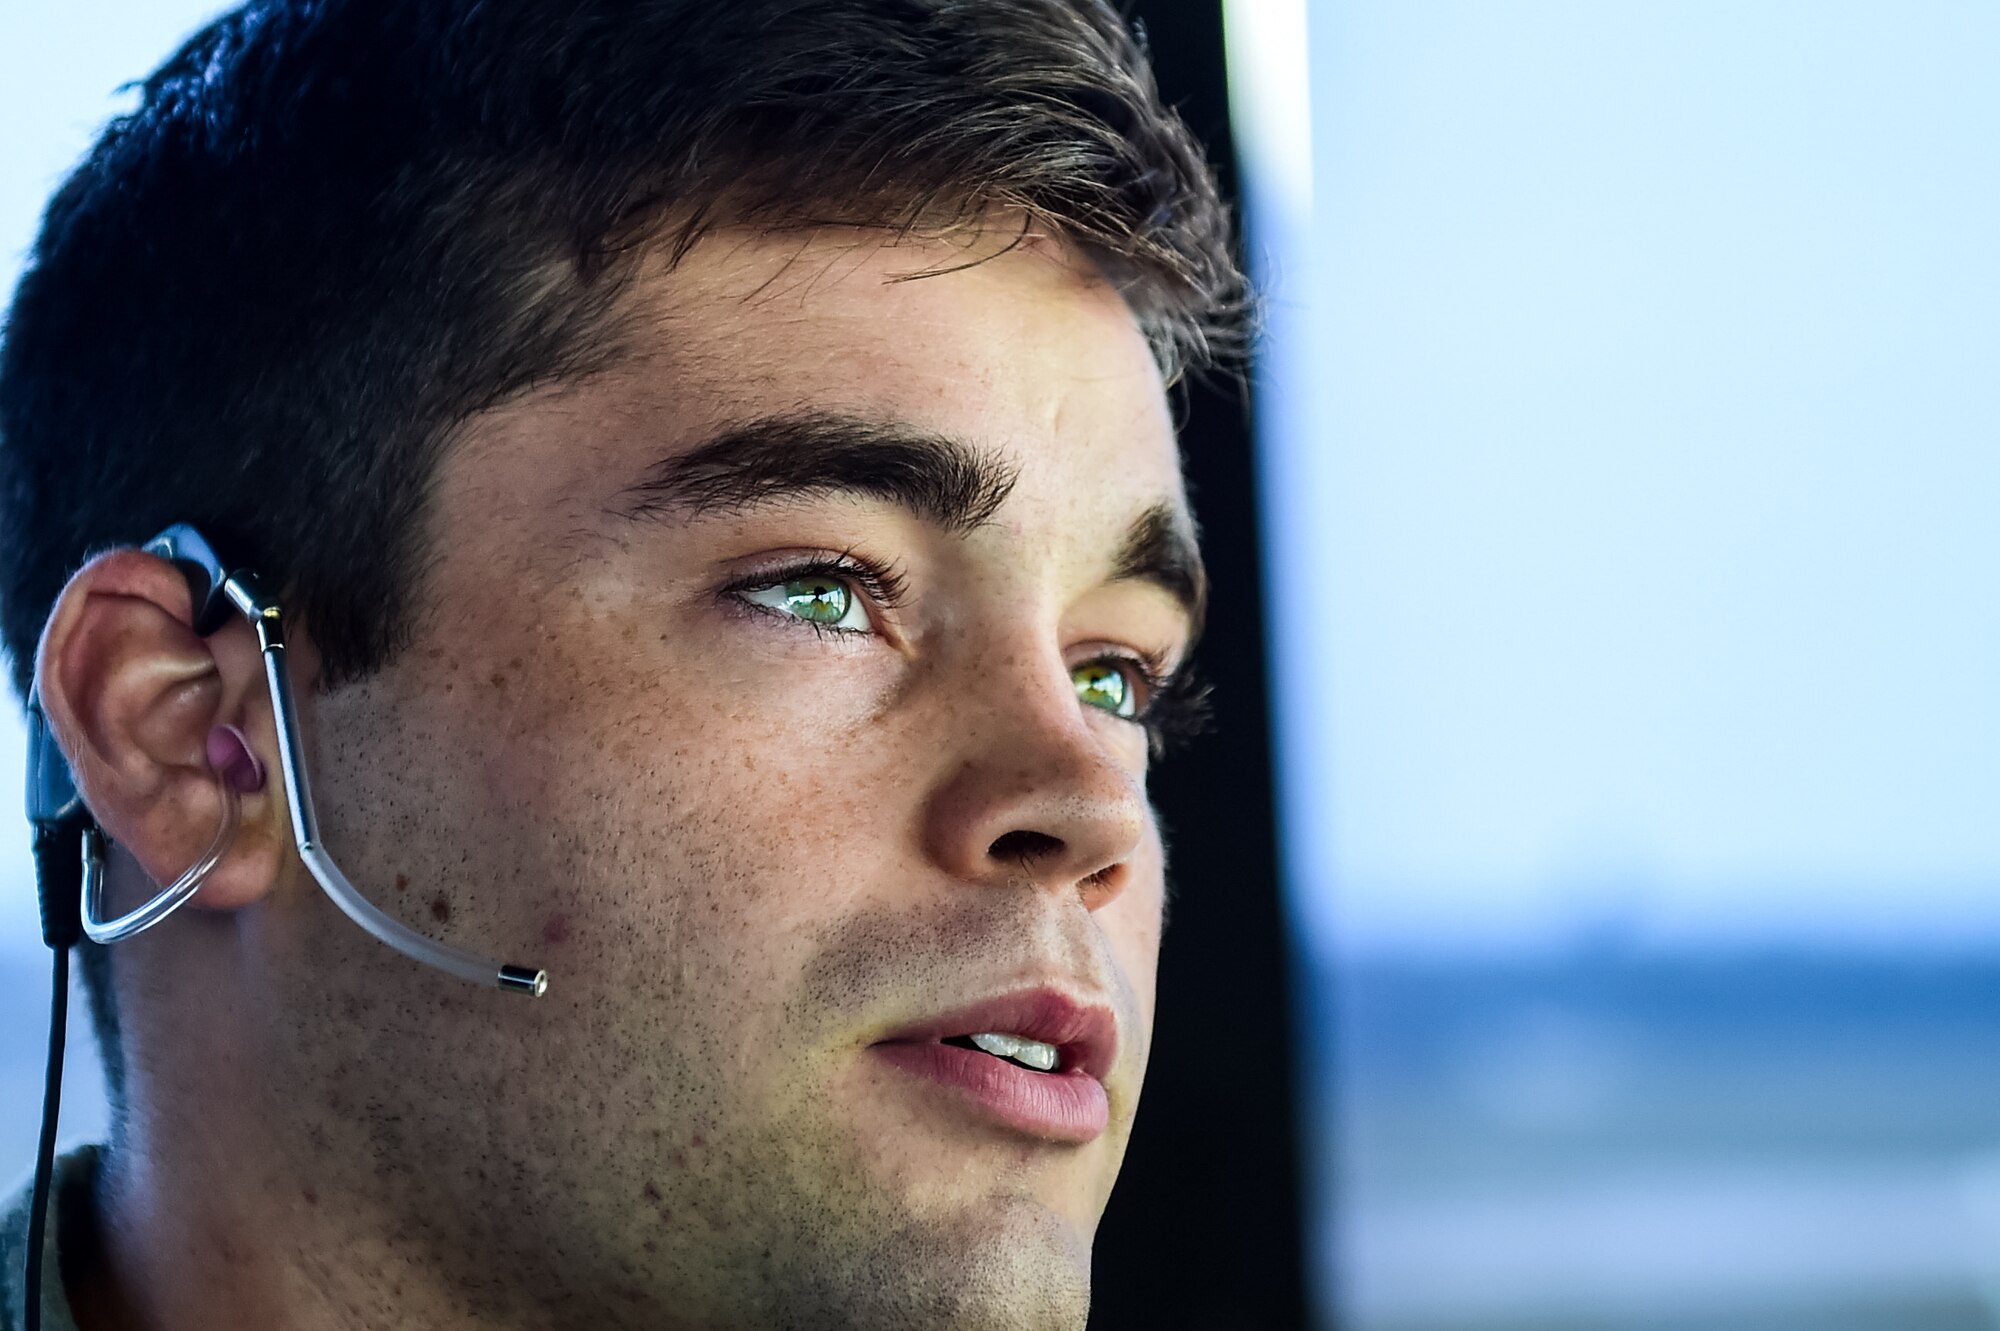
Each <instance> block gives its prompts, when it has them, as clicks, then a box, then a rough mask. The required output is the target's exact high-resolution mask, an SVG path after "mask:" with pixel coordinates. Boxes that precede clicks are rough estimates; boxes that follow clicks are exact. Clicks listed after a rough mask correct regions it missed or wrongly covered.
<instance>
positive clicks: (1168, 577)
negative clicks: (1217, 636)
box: [1112, 500, 1208, 646]
mask: <svg viewBox="0 0 2000 1331" xmlns="http://www.w3.org/2000/svg"><path fill="white" fill-rule="evenodd" d="M1112 577H1113V578H1114V579H1115V580H1117V581H1135V582H1149V583H1152V584H1153V585H1154V586H1156V587H1158V588H1160V590H1162V591H1164V592H1166V593H1167V595H1169V596H1171V597H1173V598H1174V600H1176V601H1178V602H1179V603H1180V607H1181V609H1182V610H1184V611H1186V612H1187V617H1188V642H1189V644H1190V646H1192V644H1193V642H1194V640H1195V639H1197V638H1199V637H1200V636H1201V626H1202V621H1203V620H1204V619H1206V618H1207V615H1208V571H1207V569H1206V568H1205V567H1204V566H1203V565H1202V562H1201V546H1200V544H1199V543H1198V537H1197V534H1196V531H1195V526H1194V520H1193V519H1192V518H1190V517H1189V516H1188V515H1187V512H1186V510H1185V509H1182V508H1180V507H1178V506H1177V505H1174V504H1170V503H1167V502H1166V501H1164V500H1162V501H1161V502H1160V503H1157V504H1155V505H1153V506H1152V507H1151V508H1149V509H1147V510H1146V511H1145V512H1144V513H1141V514H1140V515H1139V516H1138V517H1137V518H1135V519H1134V520H1133V522H1132V525H1131V526H1130V527H1128V528H1126V529H1125V540H1124V541H1123V542H1122V543H1121V544H1120V545H1119V547H1118V554H1117V557H1116V558H1115V559H1114V560H1113V561H1112Z"/></svg>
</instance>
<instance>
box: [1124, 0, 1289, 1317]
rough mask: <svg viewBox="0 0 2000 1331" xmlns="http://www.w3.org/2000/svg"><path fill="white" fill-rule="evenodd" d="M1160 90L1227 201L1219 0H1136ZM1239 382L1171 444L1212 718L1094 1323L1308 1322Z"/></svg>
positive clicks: (1178, 763)
mask: <svg viewBox="0 0 2000 1331" xmlns="http://www.w3.org/2000/svg"><path fill="white" fill-rule="evenodd" d="M1125 9H1126V12H1127V13H1128V14H1129V15H1130V16H1131V17H1132V18H1133V19H1134V20H1136V21H1137V22H1138V23H1139V24H1141V25H1142V26H1143V27H1144V29H1145V34H1146V37H1147V41H1148V44H1149V46H1150V48H1151V50H1152V56H1153V65H1154V69H1155V71H1156V73H1157V75H1158V77H1159V82H1160V87H1161V90H1162V93H1163V94H1164V96H1165V97H1166V99H1167V100H1168V101H1169V102H1170V103H1172V104H1173V105H1175V106H1176V107H1177V108H1178V109H1179V110H1180V112H1181V114H1182V116H1183V117H1184V118H1185V119H1186V120H1187V122H1188V125H1189V126H1190V128H1192V129H1193V130H1194V132H1195V133H1196V134H1197V135H1199V136H1201V138H1202V140H1203V141H1204V142H1205V143H1206V144H1207V146H1208V150H1209V154H1210V159H1211V160H1212V161H1213V162H1215V164H1216V167H1217V169H1218V172H1219V173H1220V175H1221V177H1222V182H1223V188H1224V193H1225V195H1226V196H1227V197H1229V198H1232V199H1234V198H1236V197H1238V191H1237V189H1236V180H1237V166H1236V159H1235V150H1234V145H1233V141H1232V139H1231V136H1230V122H1229V99H1228V83H1227V74H1226V67H1225V63H1224V51H1223V27H1222V5H1221V0H1132V2H1131V3H1129V4H1127V5H1126V6H1125ZM1250 405H1251V404H1250V403H1249V401H1248V400H1247V392H1246V390H1245V389H1243V388H1242V387H1241V386H1240V385H1238V384H1236V383H1234V382H1231V381H1230V380H1229V379H1228V378H1227V377H1224V376H1217V377H1213V378H1212V379H1211V380H1210V381H1208V382H1201V383H1195V384H1193V385H1191V386H1190V388H1189V390H1188V392H1187V397H1186V404H1185V414H1184V424H1183V427H1182V430H1181V439H1182V445H1183V448H1184V450H1185V452H1186V457H1187V474H1188V480H1189V484H1190V488H1191V491H1192V494H1193V500H1194V506H1195V511H1196V514H1197V516H1198V517H1199V518H1200V520H1201V523H1202V525H1203V528H1204V530H1205V537H1206V539H1205V541H1204V550H1205V554H1206V558H1207V560H1208V565H1209V572H1210V575H1211V577H1212V579H1213V584H1214V585H1213V595H1212V599H1211V602H1210V610H1209V617H1208V627H1207V632H1206V635H1205V637H1204V639H1203V645H1202V648H1201V651H1200V653H1199V655H1198V660H1199V662H1200V668H1201V670H1202V672H1203V674H1204V675H1205V676H1206V677H1207V678H1208V679H1209V680H1210V681H1211V682H1212V683H1213V685H1214V686H1215V704H1216V705H1215V712H1216V727H1215V730H1214V731H1213V733H1211V734H1209V735H1206V736H1204V737H1202V738H1201V739H1200V740H1198V741H1196V742H1195V743H1194V744H1192V745H1190V746H1188V747H1187V748H1186V749H1184V750H1183V751H1181V752H1179V753H1177V754H1175V755H1173V756H1172V757H1170V758H1168V759H1167V760H1166V762H1165V763H1164V764H1163V765H1162V766H1161V767H1160V768H1158V769H1157V771H1156V773H1155V775H1154V778H1153V782H1152V790H1153V797H1154V802H1155V804H1156V806H1157V807H1158V809H1159V812H1160V816H1161V820H1162V822H1163V824H1164V825H1165V827H1166V829H1167V836H1168V841H1169V847H1170V852H1171V860H1170V874H1171V877H1172V880H1173V893H1174V896H1173V902H1172V907H1171V914H1170V918H1169V922H1168V927H1167V933H1166V940H1165V945H1164V948H1163V951H1162V955H1161V961H1160V981H1159V983H1160V988H1159V1004H1158V1015H1157V1022H1156V1038H1155V1043H1154V1048H1153V1054H1152V1063H1151V1067H1150V1069H1149V1071H1148V1074H1147V1080H1146V1090H1145V1095H1144V1097H1143V1100H1142V1103H1141V1108H1140V1112H1139V1116H1138V1121H1137V1124H1136V1126H1135V1128H1134V1131H1133V1135H1132V1141H1131V1149H1130V1152H1129V1154H1128V1155H1127V1157H1126V1161H1125V1167H1124V1170H1123V1172H1122V1174H1121V1175H1120V1178H1119V1182H1118V1186H1117V1189H1116V1191H1115V1192H1114V1193H1113V1195H1112V1198H1111V1203H1110V1206H1109V1208H1108V1210H1107V1211H1106V1214H1105V1218H1104V1223H1103V1226H1102V1228H1101V1229H1100V1231H1099V1234H1098V1239H1097V1246H1096V1255H1095V1260H1094V1282H1093V1283H1094V1296H1093V1306H1092V1313H1091V1326H1092V1327H1095V1328H1104V1329H1107V1331H1109V1329H1113V1328H1120V1329H1122V1328H1141V1327H1144V1328H1177V1327H1215V1328H1232V1329H1234V1328H1267V1327H1268V1328H1292V1327H1304V1326H1306V1325H1307V1314H1306V1294H1305V1290H1306V1282H1305V1273H1304V1251H1303V1216H1302V1198H1301V1187H1300V1183H1301V1174H1300V1168H1299V1166H1300V1152H1299V1100H1298V1089H1299V1087H1298V1083H1297V1076H1296V1072H1295V1067H1294V1063H1295V1058H1296V1044H1295V1041H1294V1033H1293V1013H1294V1009H1295V1002H1294V995H1293V993H1292V991H1291V972H1292V958H1291V949H1290V947H1289V945H1288V943H1287V935H1286V921H1285V918H1284V912H1283V903H1282V897H1281V892H1280V885H1279V868H1278V865H1279V860H1278V846H1277V832H1276V819H1275V814H1274V803H1273V800H1274V792H1273V779H1272V765H1271V764H1272V745H1271V737H1270V724H1271V717H1270V709H1269V705H1268V690H1267V674H1266V662H1265V621H1264V604H1263V580H1262V568H1261V560H1262V555H1263V550H1262V540H1261V527H1260V514H1259V509H1258V486H1257V470H1256V453H1255V449H1254V440H1253V437H1252V421H1251V411H1250Z"/></svg>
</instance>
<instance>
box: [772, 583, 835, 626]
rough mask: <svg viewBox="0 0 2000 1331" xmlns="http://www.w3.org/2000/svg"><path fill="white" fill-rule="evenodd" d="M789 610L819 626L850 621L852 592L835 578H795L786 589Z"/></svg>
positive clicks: (786, 603) (786, 604) (786, 585)
mask: <svg viewBox="0 0 2000 1331" xmlns="http://www.w3.org/2000/svg"><path fill="white" fill-rule="evenodd" d="M784 595H785V609H786V610H788V611H790V612H791V613H792V614H795V615H797V616H798V617H799V618H800V619H809V620H811V621H812V622H813V623H815V624H838V623H839V622H840V621H841V620H843V619H845V618H847V609H848V601H849V600H850V598H851V596H852V593H850V592H849V591H848V590H847V588H846V587H845V586H843V585H842V584H840V583H838V582H835V581H834V580H833V579H831V578H794V579H793V580H792V581H790V582H788V583H786V584H785V586H784Z"/></svg>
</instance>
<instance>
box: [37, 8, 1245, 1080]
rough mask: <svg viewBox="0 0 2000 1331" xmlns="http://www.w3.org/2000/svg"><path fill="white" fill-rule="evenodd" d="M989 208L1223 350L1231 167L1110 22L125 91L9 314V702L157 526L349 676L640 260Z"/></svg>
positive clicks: (214, 60) (620, 48) (801, 35)
mask: <svg viewBox="0 0 2000 1331" xmlns="http://www.w3.org/2000/svg"><path fill="white" fill-rule="evenodd" d="M996 218H1002V219H1021V220H1023V221H1027V220H1032V222H1033V223H1034V224H1035V225H1037V226H1038V227H1042V228H1046V229H1047V230H1049V231H1051V232H1052V233H1054V234H1055V235H1057V236H1058V237H1060V238H1062V239H1063V240H1065V241H1067V242H1069V243H1071V244H1073V245H1075V246H1076V247H1078V248H1079V249H1080V250H1082V251H1083V252H1085V253H1088V254H1089V255H1091V256H1092V258H1093V259H1094V260H1095V261H1096V262H1097V263H1098V265H1099V267H1100V268H1101V269H1102V270H1103V271H1104V272H1105V273H1106V274H1107V276H1109V277H1111V278H1112V280H1114V281H1116V282H1117V283H1118V284H1119V286H1120V288H1121V289H1122V290H1123V291H1124V293H1125V295H1126V299H1127V300H1128V302H1129V303H1130V305H1131V308H1132V309H1133V311H1134V313H1135V315H1136V316H1137V318H1138V320H1139V323H1140V326H1141V328H1142V329H1144V331H1145V332H1146V334H1147V336H1148V337H1149V339H1150V340H1151V342H1152V344H1153V346H1154V349H1155V353H1156V355H1157V356H1158V358H1159V359H1160V361H1161V364H1162V366H1163V367H1164V368H1165V369H1166V371H1167V372H1168V375H1169V377H1170V378H1171V377H1173V376H1174V375H1175V374H1176V373H1177V372H1178V371H1179V370H1180V369H1181V368H1182V367H1183V366H1185V365H1189V364H1195V363H1200V362H1201V361H1203V360H1204V359H1205V358H1206V357H1207V355H1208V354H1209V352H1210V350H1211V349H1212V348H1213V347H1214V346H1215V345H1216V344H1217V341H1218V339H1219V338H1221V337H1224V336H1227V334H1228V332H1229V330H1230V328H1231V327H1232V324H1233V320H1234V315H1235V310H1236V308H1237V303H1238V302H1237V297H1238V293H1239V291H1240V288H1241V281H1240V277H1239V274H1238V270H1237V267H1236V264H1235V262H1234V260H1233V258H1232V254H1231V243H1230V234H1229V233H1230V227H1229V223H1228V218H1227V215H1226V211H1225V209H1224V208H1223V206H1222V205H1221V203H1220V202H1219V201H1218V198H1217V193H1216V186H1215V181H1214V177H1213V175H1212V173H1211V172H1210V170H1209V168H1208V166H1207V164H1206V163H1205V161H1204V160H1203V157H1202V154H1201V152H1200V150H1199V148H1198V147H1197V146H1196V144H1195V142H1194V140H1193V139H1192V138H1191V136H1190V135H1189V134H1188V132H1187V130H1186V129H1185V127H1184V126H1183V125H1182V124H1181V122H1180V120H1179V119H1178V117H1177V116H1176V115H1175V114H1174V113H1173V112H1172V111H1171V110H1169V109H1167V108H1166V107H1165V106H1163V105H1162V103H1161V100H1160V97H1159V94H1158V91H1157V89H1156V88H1155V86H1154V83H1153V79H1152V75H1151V72H1150V70H1149V69H1148V66H1147V63H1146V60H1145V56H1144V54H1143V51H1142V50H1141V48H1140V45H1139V43H1138V42H1137V41H1136V40H1135V38H1134V36H1133V35H1132V33H1131V32H1130V31H1128V29H1127V27H1126V25H1125V24H1124V23H1123V22H1122V21H1121V19H1120V18H1119V16H1118V14H1117V13H1116V12H1115V11H1114V10H1113V9H1112V8H1110V6H1109V5H1108V4H1107V3H1105V2H1104V0H732V2H731V3H728V4H718V3H714V0H570V2H568V3H563V4H550V3H547V0H253V3H249V4H246V5H244V6H243V7H241V8H239V9H237V10H234V11H232V12H231V13H229V14H227V15H225V16H224V17H222V18H220V19H217V20H216V21H215V22H213V23H211V24H210V25H209V26H207V27H206V28H204V29H202V30H201V31H200V32H198V33H197V34H196V35H195V36H194V37H193V38H191V39H190V40H189V41H188V42H187V43H186V44H185V45H184V46H183V47H182V48H181V49H180V50H179V51H178V52H177V53H176V54H175V55H174V56H173V57H172V58H170V59H169V60H167V62H166V63H165V64H163V65H162V66H161V67H160V68H159V69H158V70H157V71H156V72H155V73H154V74H153V75H152V76H151V77H149V78H147V79H146V80H145V81H144V82H143V84H142V85H140V99H139V105H138V107H137V109H135V110H134V111H133V112H132V113H131V114H129V115H125V116H121V117H119V118H117V119H115V120H113V121H112V122H111V123H110V125H109V126H108V127H107V128H106V129H105V131H104V133H103V135H102V137H101V138H100V139H99V140H98V142H97V144H96V146H95V147H94V148H93V149H92V150H91V152H90V153H89V155H88V156H87V157H85V159H84V160H83V162H82V163H81V164H80V165H79V166H78V167H77V169H76V170H75V172H74V173H73V174H72V175H71V176H70V177H69V178H68V180H67V181H66V182H65V183H64V184H63V185H62V187H61V188H60V189H59V190H58V191H57V193H56V194H55V196H54V198H53V199H52V201H51V202H50V204H49V208H48V212H47V215H46V218H45V220H44V223H43V226H42V230H41V233H40V237H39V239H38V240H37V242H36V244H35V247H34V249H33V251H32V253H31V256H30V262H29V265H28V267H27V269H26V271H25V273H24V275H23V277H22V278H21V282H20V285H19V288H18V289H17V291H16V293H15V296H14V301H13V306H12V309H11V312H10V314H9V317H8V322H7V326H6V330H5V341H4V345H0V639H4V646H5V649H6V651H7V653H8V654H9V656H10V658H11V662H12V675H13V682H14V686H15V688H16V689H17V690H18V691H19V692H20V693H21V694H22V696H24V697H25V695H26V692H27V688H28V685H29V682H30V679H31V676H32V672H33V668H34V653H35V647H36V642H37V638H38V636H39V634H40V632H41V628H42V625H43V622H44V620H45V619H46V618H47V616H48V613H49V610H50V608H51V606H52V605H53V603H54V600H55V597H56V595H57V594H58V593H59V592H60V590H61V588H62V586H63V584H64V582H65V581H66V580H67V578H68V576H69V575H70V574H71V573H72V572H73V571H74V570H75V569H76V568H77V567H79V566H80V565H81V564H82V563H83V562H84V560H85V559H86V558H87V557H88V556H89V555H90V554H92V553H94V552H95V551H97V550H100V549H104V548H107V547H110V546H114V545H124V544H135V543H137V542H139V541H143V540H144V539H146V538H147V537H148V536H150V535H152V534H153V533H154V532H155V531H157V530H158V529H160V528H162V527H164V526H166V525H167V524H168V523H171V522H175V521H186V522H192V523H194V524H196V525H197V526H199V527H200V528H201V529H202V530H203V531H204V532H206V533H208V534H209V535H210V536H211V537H212V538H213V539H214V540H215V542H216V544H217V547H218V548H219V549H220V550H222V551H223V552H224V553H225V555H226V556H227V557H228V558H230V559H231V560H232V561H234V562H237V563H239V564H244V565H248V566H250V567H254V568H256V569H257V570H258V571H259V572H260V573H262V574H263V575H264V578H265V580H266V582H267V584H268V585H271V586H273V587H275V588H278V589H281V590H282V592H283V594H284V595H285V597H286V599H287V602H288V604H289V606H290V607H292V609H293V611H294V613H295V614H296V615H297V616H298V617H299V619H301V620H302V621H303V623H304V624H305V626H306V628H307V630H308V631H309V632H310V633H311V634H312V636H313V639H314V641H315V644H316V645H317V646H318V648H319V649H320V652H321V655H322V660H323V668H324V682H325V683H326V684H327V685H328V686H331V685H334V684H338V683H341V682H344V681H349V680H353V679H357V678H361V677H363V676H365V675H367V674H369V673H370V672H372V671H373V670H375V669H377V668H379V667H380V666H381V665H383V664H384V663H385V662H387V661H388V660H389V659H391V658H392V657H393V655H394V653H395V652H396V650H397V648H398V647H399V646H400V645H401V643H402V642H403V641H404V640H405V639H406V638H407V636H408V631H409V625H408V623H407V617H408V607H409V604H410V600H411V595H412V591H413V584H414V580H415V577H416V574H417V572H418V570H419V569H421V568H422V566H423V564H424V562H425V560H426V558H427V553H426V543H425V528H424V522H423V518H424V515H425V511H426V496H427V493H428V491H429V488H430V483H431V478H432V476H433V474H434V472H435V468H436V464H437V461H438V459H439V457H440V455H441V453H442V452H443V450H444V449H445V448H446V446H447V445H448V443H449V440H450V438H451V437H452V433H453V430H454V427H456V426H457V425H458V424H459V423H460V422H462V421H463V420H464V419H466V418H467V417H468V416H470V415H472V414H473V413H475V412H478V411H479V410H481V409H482V408H485V407H489V406H491V405H493V404H495V403H496V402H499V401H502V400H504V399H506V398H508V397H509V396H510V395H513V394H518V393H520V392H522V391H524V390H526V389H529V388H531V387H534V386H536V385H541V384H546V383H549V382H554V381H561V380H564V379H567V378H573V377H576V376H579V375H582V374H586V373H588V372H590V371H592V370H593V369H596V368H600V367H602V366H604V365H607V364H611V363H615V361H616V359H617V353H618V341H619V339H618V329H617V319H616V315H617V313H618V312H619V309H620V303H619V299H618V298H619V296H620V295H621V293H622V292H623V291H624V290H625V289H627V287H628V286H629V278H630V275H631V274H632V272H633V271H634V268H635V266H636V262H637V259H638V258H639V257H640V256H641V255H642V254H646V253H661V252H664V253H665V254H666V255H667V256H668V257H669V258H670V259H672V258H678V257H679V256H680V255H682V254H684V253H685V252H686V251H687V249H688V248H689V246H691V245H692V244H693V243H694V242H695V241H696V240H698V239H699V238H700V237H701V236H702V235H704V234H706V233H708V232H709V231H711V230H713V229H715V228H717V227H724V226H748V227H752V228H758V229H763V230H770V231H776V230H786V229H793V228H805V227H811V226H814V225H820V224H853V225H862V226H877V227H884V228H891V229H894V230H895V231H898V232H902V233H926V232H928V231H929V230H931V229H937V230H938V231H941V232H948V231H952V230H955V229H964V228H968V227H977V226H980V225H985V224H988V223H990V222H991V221H993V219H996ZM91 951H94V949H93V950H91ZM101 965H102V963H101V960H100V961H99V962H98V963H97V965H96V966H92V965H90V964H88V962H87V965H86V970H87V971H90V972H93V985H92V987H93V990H94V991H96V990H99V989H101V984H100V983H99V981H100V980H101V978H102V975H101ZM97 1006H98V1007H99V1008H100V1009H102V1008H104V1007H107V1006H108V1004H107V1003H105V1002H103V1001H102V1000H101V998H100V1001H99V1002H98V1004H97ZM102 1020H103V1017H102V1016H101V1015H100V1024H101V1023H102ZM114 1076H115V1073H114Z"/></svg>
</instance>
